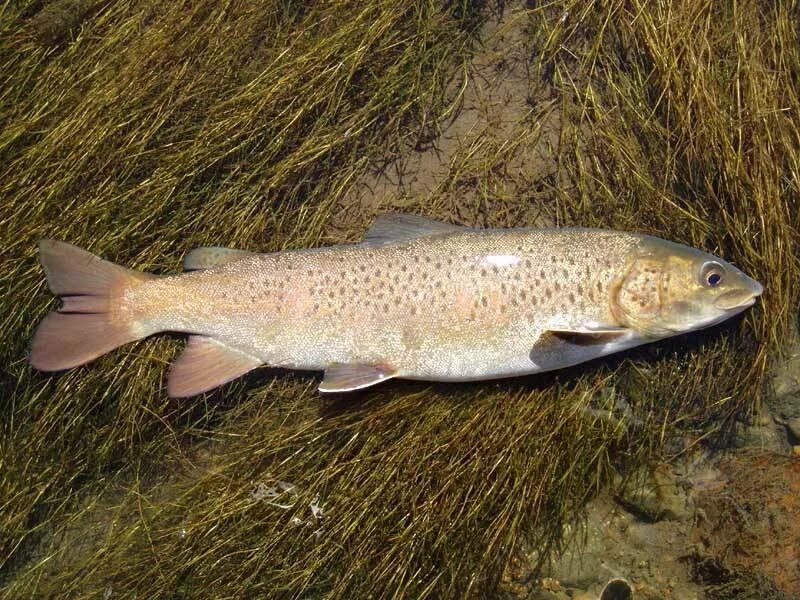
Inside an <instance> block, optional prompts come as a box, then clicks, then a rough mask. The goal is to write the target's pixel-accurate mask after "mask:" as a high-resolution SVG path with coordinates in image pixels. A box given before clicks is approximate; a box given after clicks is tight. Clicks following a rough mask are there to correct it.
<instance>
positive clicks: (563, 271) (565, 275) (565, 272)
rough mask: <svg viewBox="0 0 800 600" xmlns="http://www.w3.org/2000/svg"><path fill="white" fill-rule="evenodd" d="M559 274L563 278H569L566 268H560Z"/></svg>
mask: <svg viewBox="0 0 800 600" xmlns="http://www.w3.org/2000/svg"><path fill="white" fill-rule="evenodd" d="M561 274H562V275H563V276H564V279H568V278H569V271H567V270H566V269H561Z"/></svg>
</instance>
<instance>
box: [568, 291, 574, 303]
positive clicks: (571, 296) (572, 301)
mask: <svg viewBox="0 0 800 600" xmlns="http://www.w3.org/2000/svg"><path fill="white" fill-rule="evenodd" d="M569 303H570V304H575V294H573V293H572V292H570V293H569Z"/></svg>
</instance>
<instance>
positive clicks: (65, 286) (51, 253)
mask: <svg viewBox="0 0 800 600" xmlns="http://www.w3.org/2000/svg"><path fill="white" fill-rule="evenodd" d="M39 259H40V260H41V262H42V266H43V267H44V271H45V275H46V276H47V284H48V285H49V287H50V291H51V292H53V294H55V295H57V296H60V297H61V300H62V306H61V308H59V309H58V310H57V311H54V312H51V313H50V314H48V315H47V316H46V317H45V318H44V320H43V321H42V322H41V323H40V324H39V327H38V328H37V329H36V333H35V334H34V336H33V343H32V347H31V356H30V362H31V364H32V365H33V366H34V367H36V368H37V369H39V370H41V371H61V370H63V369H71V368H72V367H77V366H78V365H82V364H84V363H87V362H89V361H91V360H94V359H95V358H97V357H98V356H101V355H102V354H105V353H106V352H110V351H111V350H113V349H114V348H117V347H118V346H122V345H123V344H126V343H128V342H132V341H134V340H137V339H140V338H142V337H144V335H146V334H144V335H143V334H142V331H141V328H138V327H136V323H134V322H133V321H131V320H130V317H126V316H124V314H123V313H122V311H120V310H119V305H120V300H121V298H122V295H123V293H124V292H125V290H126V289H128V288H130V287H131V286H134V285H138V284H140V283H143V282H144V281H147V280H149V279H153V278H155V277H156V276H155V275H151V274H149V273H142V272H139V271H131V270H130V269H126V268H125V267H120V266H119V265H115V264H114V263H111V262H108V261H105V260H103V259H101V258H98V257H97V256H95V255H94V254H91V253H89V252H86V251H85V250H81V249H80V248H77V247H76V246H73V245H71V244H67V243H64V242H57V241H55V240H41V241H40V242H39Z"/></svg>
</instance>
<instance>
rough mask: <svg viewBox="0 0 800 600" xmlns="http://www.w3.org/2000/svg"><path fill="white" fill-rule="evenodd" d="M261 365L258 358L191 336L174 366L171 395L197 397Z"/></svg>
mask: <svg viewBox="0 0 800 600" xmlns="http://www.w3.org/2000/svg"><path fill="white" fill-rule="evenodd" d="M261 364H262V362H261V361H260V360H259V359H258V358H256V357H254V356H251V355H249V354H247V353H246V352H242V351H241V350H237V349H236V348H231V347H230V346H227V345H225V344H223V343H222V342H220V341H217V340H215V339H213V338H210V337H206V336H202V335H191V336H189V342H188V344H186V349H185V350H184V351H183V354H181V355H180V356H179V357H178V359H177V360H176V361H175V362H174V363H172V367H171V368H170V372H169V377H168V379H167V393H168V394H169V395H170V396H171V397H173V398H186V397H188V396H195V395H197V394H201V393H203V392H207V391H208V390H212V389H214V388H216V387H219V386H221V385H222V384H224V383H227V382H229V381H231V380H233V379H236V378H237V377H241V376H242V375H244V374H245V373H247V372H249V371H252V370H253V369H255V368H256V367H259V366H261Z"/></svg>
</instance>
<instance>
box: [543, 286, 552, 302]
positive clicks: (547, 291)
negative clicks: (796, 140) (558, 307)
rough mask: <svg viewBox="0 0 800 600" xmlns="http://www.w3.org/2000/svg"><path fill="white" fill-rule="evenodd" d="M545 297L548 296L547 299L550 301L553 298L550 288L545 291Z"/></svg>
mask: <svg viewBox="0 0 800 600" xmlns="http://www.w3.org/2000/svg"><path fill="white" fill-rule="evenodd" d="M544 295H545V296H547V299H548V300H549V299H550V298H552V297H553V292H552V291H551V290H550V288H546V289H545V290H544Z"/></svg>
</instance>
